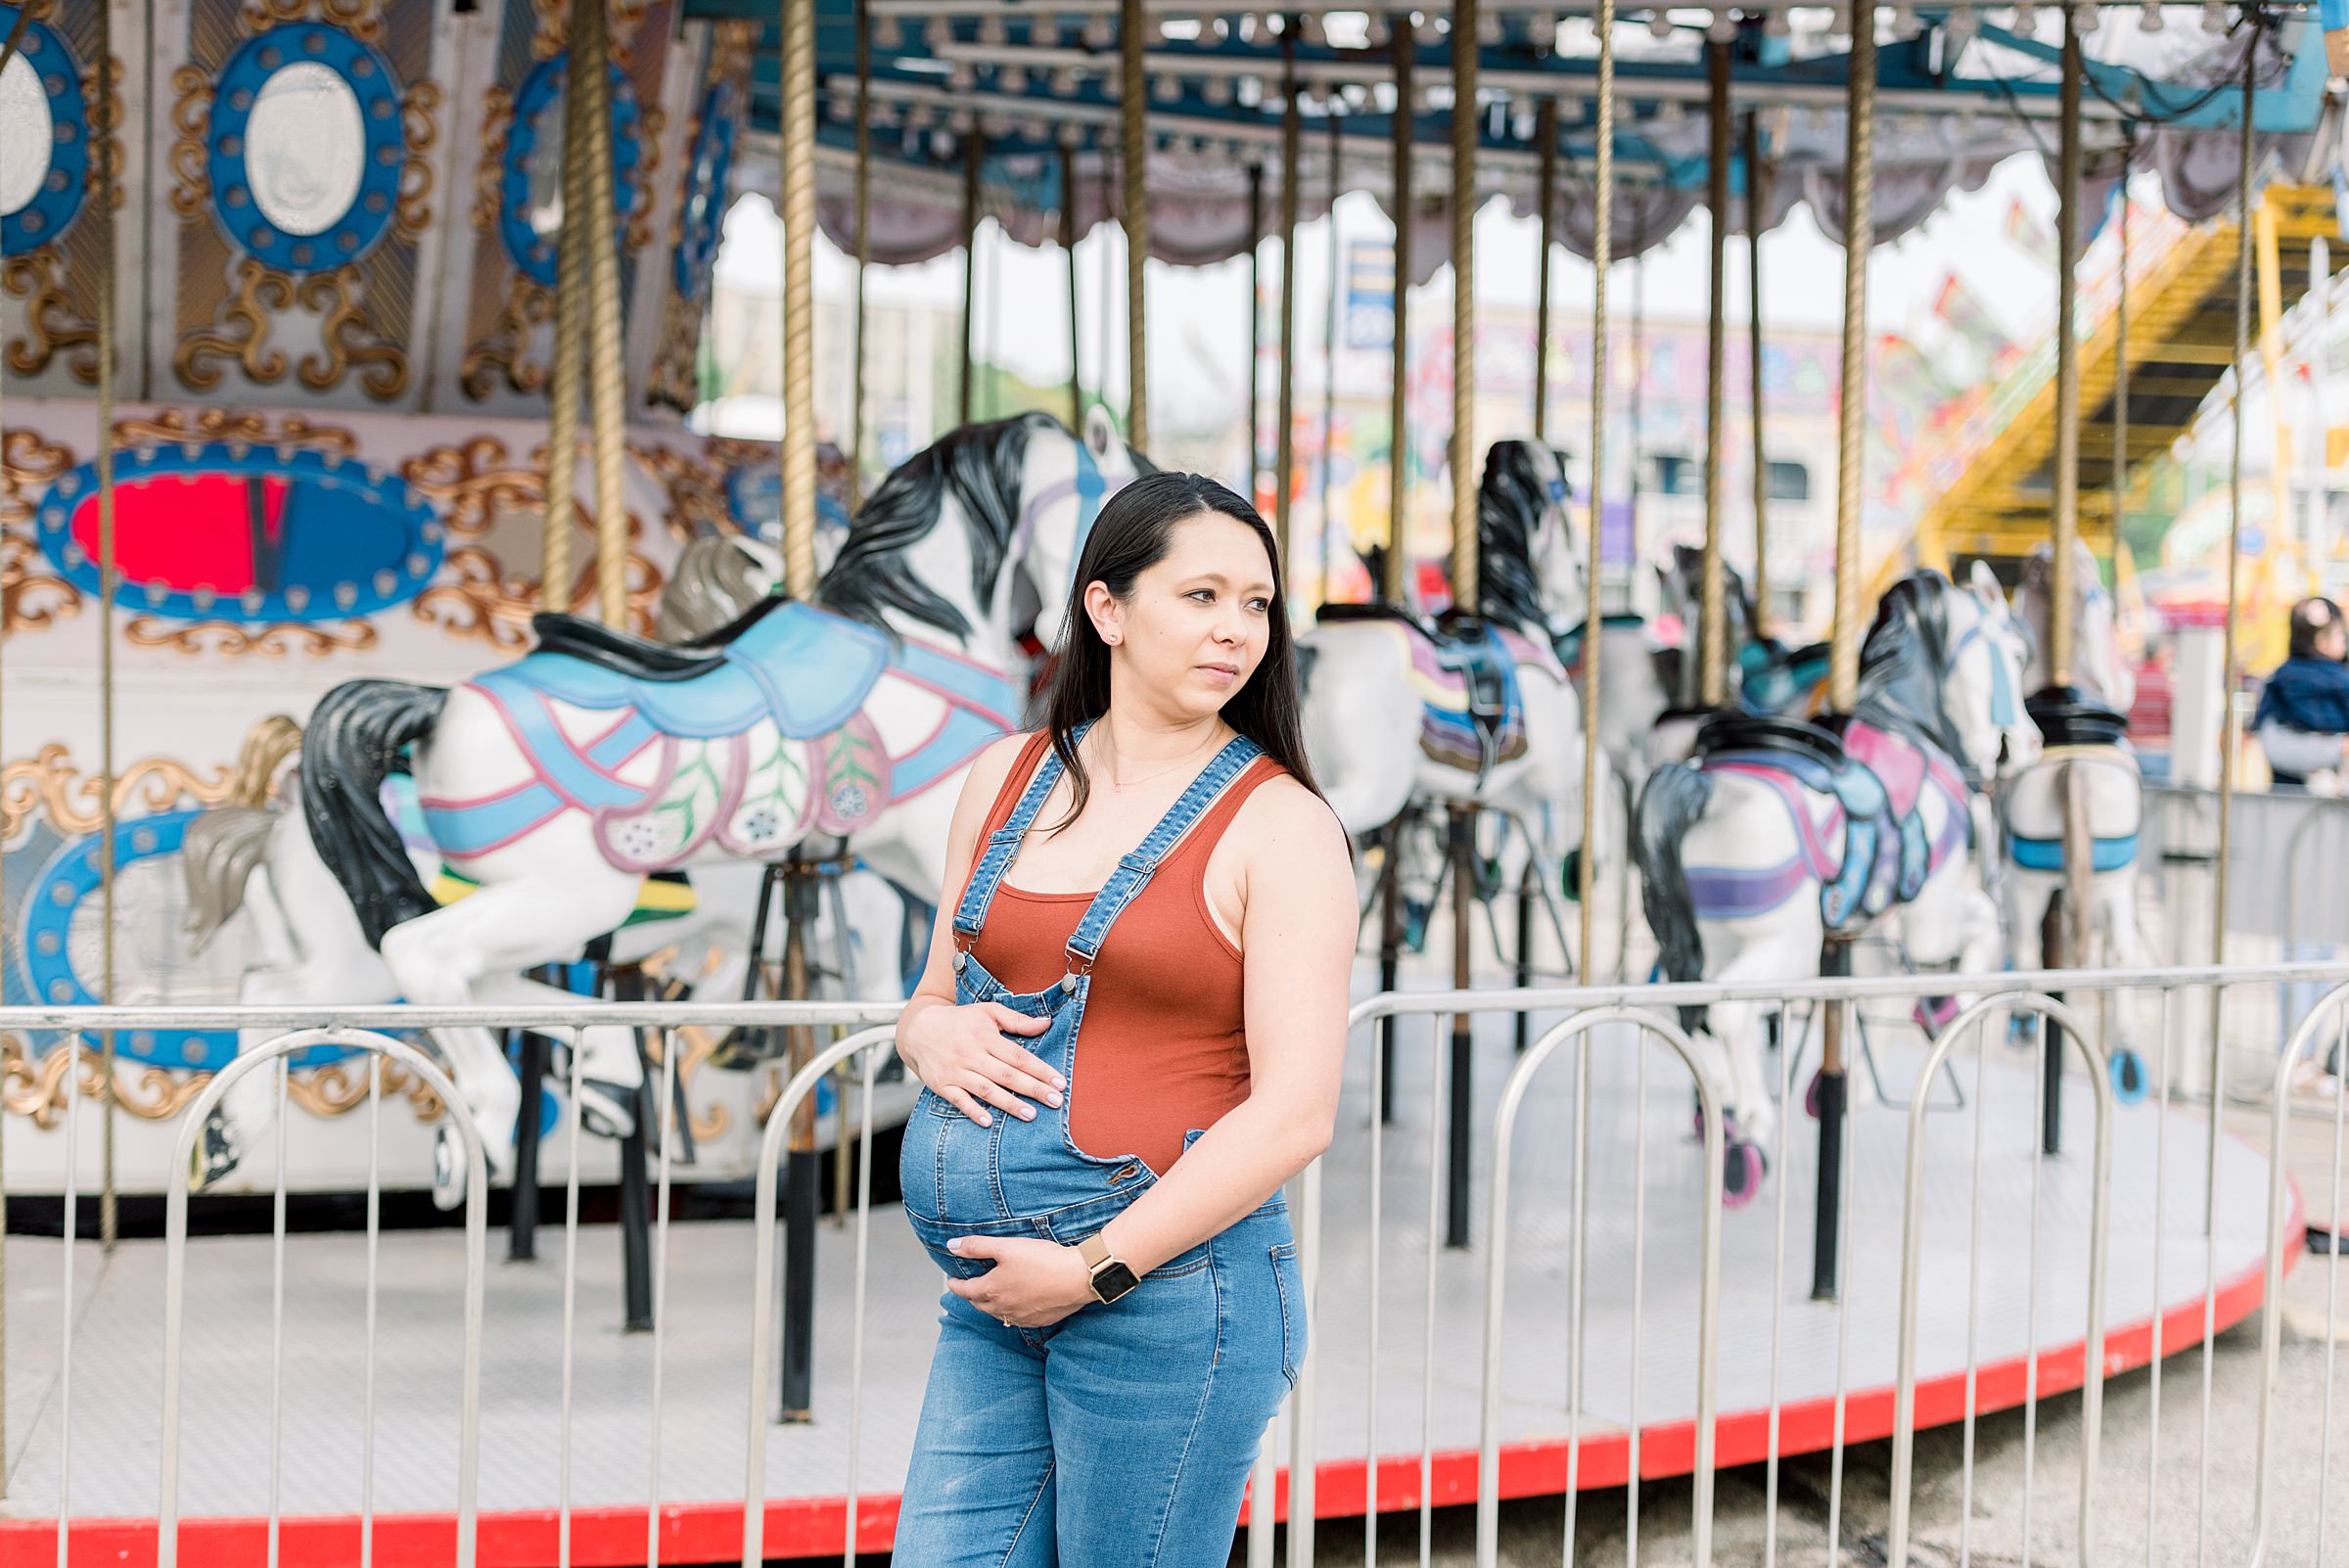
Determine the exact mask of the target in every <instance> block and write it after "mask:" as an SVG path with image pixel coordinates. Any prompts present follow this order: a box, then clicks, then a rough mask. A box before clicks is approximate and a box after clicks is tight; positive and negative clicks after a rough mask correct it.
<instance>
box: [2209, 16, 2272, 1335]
mask: <svg viewBox="0 0 2349 1568" xmlns="http://www.w3.org/2000/svg"><path fill="white" fill-rule="evenodd" d="M2246 31H2247V33H2248V36H2247V37H2246V38H2245V39H2244V40H2243V109H2242V124H2241V126H2240V127H2239V129H2238V131H2237V133H2236V138H2235V163H2234V177H2235V193H2234V221H2235V224H2236V231H2237V232H2236V236H2235V261H2234V392H2233V400H2234V408H2233V409H2232V412H2233V414H2234V431H2233V433H2232V434H2231V435H2230V437H2229V438H2228V439H2229V446H2228V455H2227V629H2226V632H2225V633H2224V637H2225V641H2224V645H2223V647H2222V649H2221V652H2220V655H2219V665H2220V675H2219V704H2220V706H2219V845H2218V856H2219V857H2218V864H2217V867H2216V871H2215V874H2214V877H2213V881H2214V883H2215V886H2214V887H2213V888H2212V890H2211V892H2212V899H2211V920H2210V961H2211V962H2212V963H2213V964H2224V963H2226V961H2227V883H2228V876H2227V857H2228V855H2229V854H2230V853H2233V850H2234V789H2235V760H2234V754H2235V751H2236V746H2237V737H2236V734H2235V714H2234V688H2235V684H2236V682H2237V681H2239V680H2240V679H2241V675H2240V673H2239V672H2238V670H2237V669H2236V661H2237V660H2238V659H2239V658H2240V657H2241V650H2240V646H2239V644H2238V643H2237V641H2236V638H2235V626H2234V623H2235V619H2236V616H2237V614H2238V612H2239V611H2240V609H2241V604H2240V597H2241V588H2240V583H2241V581H2242V564H2243V370H2244V367H2245V366H2246V365H2248V364H2249V363H2250V358H2251V129H2252V126H2251V120H2252V110H2253V109H2254V108H2255V107H2256V105H2257V101H2258V97H2259V86H2258V77H2257V72H2256V68H2257V65H2258V60H2259V39H2260V26H2259V23H2256V22H2253V23H2249V24H2248V25H2247V28H2246ZM2223 1010H2224V993H2223V992H2220V991H2219V990H2218V989H2217V988H2216V987H2213V988H2212V990H2211V992H2210V1095H2211V1103H2212V1104H2213V1105H2218V1104H2222V1103H2224V1102H2223V1100H2222V1098H2221V1096H2222V1095H2223V1094H2224V1093H2225V1090H2226V1084H2225V1081H2224V1080H2223V1079H2222V1078H2221V1077H2220V1073H2221V1071H2222V1069H2223V1068H2224V1067H2225V1065H2226V1050H2225V1043H2224V1039H2223V1037H2222V1036H2221V1034H2220V1030H2219V1026H2220V1023H2221V1019H2222V1013H2223ZM2218 1147H2219V1140H2218V1139H2217V1138H2215V1137H2214V1138H2212V1139H2210V1159H2209V1164H2208V1167H2207V1169H2206V1172H2205V1175H2206V1176H2208V1178H2209V1179H2208V1181H2207V1182H2206V1184H2205V1187H2204V1194H2203V1196H2204V1210H2203V1217H2202V1218H2203V1233H2204V1234H2205V1235H2210V1234H2215V1229H2214V1226H2215V1224H2216V1217H2217V1212H2218V1190H2219V1189H2218V1170H2219V1155H2218ZM2203 1305H2204V1314H2203V1315H2204V1328H2205V1330H2207V1329H2208V1327H2209V1312H2208V1308H2209V1302H2208V1301H2207V1299H2206V1300H2205V1302H2204V1304H2203Z"/></svg>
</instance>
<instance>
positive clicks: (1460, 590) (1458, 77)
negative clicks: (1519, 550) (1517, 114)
mask: <svg viewBox="0 0 2349 1568" xmlns="http://www.w3.org/2000/svg"><path fill="white" fill-rule="evenodd" d="M1477 6H1478V0H1457V3H1456V4H1454V5H1453V7H1452V9H1451V602H1452V605H1453V607H1454V608H1456V609H1458V610H1461V611H1463V612H1465V613H1467V614H1469V615H1475V614H1478V613H1479V612H1480V611H1481V610H1482V609H1483V607H1484V584H1483V583H1482V582H1481V581H1480V580H1479V579H1478V568H1479V566H1480V562H1479V560H1478V557H1477V545H1478V543H1479V542H1480V541H1479V539H1478V538H1477V532H1476V472H1477V471H1476V458H1477V452H1476V132H1477V122H1476V118H1477V117H1476V67H1477V58H1476V13H1477Z"/></svg>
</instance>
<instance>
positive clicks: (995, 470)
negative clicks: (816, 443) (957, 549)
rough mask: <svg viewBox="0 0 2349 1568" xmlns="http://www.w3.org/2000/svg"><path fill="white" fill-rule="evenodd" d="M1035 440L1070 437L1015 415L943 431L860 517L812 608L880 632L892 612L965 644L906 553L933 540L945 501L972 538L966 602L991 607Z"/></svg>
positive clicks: (960, 622) (963, 630)
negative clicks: (1049, 434) (1042, 435)
mask: <svg viewBox="0 0 2349 1568" xmlns="http://www.w3.org/2000/svg"><path fill="white" fill-rule="evenodd" d="M1038 431H1053V432H1056V433H1057V434H1059V435H1062V436H1068V434H1069V431H1068V427H1066V426H1064V425H1063V424H1061V422H1060V421H1059V420H1057V419H1054V418H1053V417H1052V416H1051V415H1050V414H1042V413H1029V414H1015V415H1014V416H1012V417H1011V418H1009V419H998V420H994V421H991V422H990V423H988V424H984V425H965V426H963V427H962V428H961V429H960V430H956V431H949V432H948V433H947V434H946V435H945V436H944V437H942V438H940V439H939V440H938V441H937V442H936V443H935V444H934V445H932V446H930V447H928V448H927V449H925V450H923V451H920V452H917V453H915V454H914V455H913V456H912V457H909V458H907V459H906V460H905V461H904V462H903V463H900V464H899V465H898V467H897V468H896V469H895V470H894V471H892V472H891V474H890V476H889V478H887V479H885V480H883V481H882V482H881V487H880V488H879V489H877V490H875V491H873V493H872V495H871V496H870V497H869V498H867V499H866V501H865V503H864V505H863V506H861V507H859V508H858V509H857V512H856V516H855V518H854V519H853V520H852V523H851V524H850V527H849V535H848V537H847V538H846V539H845V540H843V541H842V543H841V546H840V554H839V555H837V556H835V557H834V558H833V561H832V568H831V570H830V571H828V572H826V573H825V574H824V578H823V581H821V582H820V583H818V584H817V585H816V590H815V597H816V601H817V602H818V603H819V604H822V605H824V606H826V607H827V608H829V609H833V610H837V611H839V612H840V613H841V614H842V615H845V616H853V617H854V618H856V619H857V620H859V621H867V622H870V623H873V624H874V625H877V626H885V625H886V624H887V623H886V621H885V620H884V617H885V615H886V613H887V612H889V611H891V610H895V611H898V613H900V614H902V615H904V616H906V617H908V618H910V619H912V620H914V621H918V622H920V623H922V624H924V625H929V626H936V627H937V628H938V629H939V630H941V631H943V632H945V633H946V634H947V635H949V636H953V637H968V636H969V635H970V634H971V631H972V626H971V623H970V622H969V621H967V620H966V619H964V617H963V614H962V612H961V611H959V610H957V609H955V608H954V606H953V605H952V604H950V603H948V602H947V601H946V600H945V599H943V598H941V597H940V596H939V595H938V594H937V593H935V592H933V591H932V590H931V589H930V588H929V587H928V586H927V585H926V584H924V583H923V581H922V580H921V578H919V577H918V576H914V574H913V571H912V569H911V567H910V566H909V565H908V564H907V562H906V559H905V557H906V552H908V551H909V550H911V549H912V548H913V547H914V546H915V545H917V544H919V543H921V541H922V540H924V539H926V538H928V537H929V536H930V530H932V529H935V528H936V527H937V526H938V520H939V518H940V517H941V516H943V515H944V510H945V507H944V503H945V501H946V500H947V499H948V498H949V497H951V498H952V499H953V500H954V501H955V502H956V503H957V504H958V505H959V507H960V508H961V511H962V515H963V517H964V518H965V519H966V520H967V524H968V527H969V529H970V535H971V597H972V598H973V599H974V600H975V601H977V602H978V603H980V604H985V603H987V602H988V600H989V599H990V598H991V597H992V596H993V594H994V590H995V578H996V577H997V576H999V575H1000V574H1001V573H1002V571H1003V558H1004V557H1005V556H1006V555H1007V554H1008V553H1009V552H1010V549H1011V537H1012V532H1013V530H1015V529H1016V528H1018V526H1019V521H1020V484H1021V480H1022V477H1023V474H1024V473H1025V470H1026V467H1027V462H1028V440H1029V438H1030V437H1032V436H1034V435H1035V434H1036V432H1038ZM1072 439H1074V438H1072Z"/></svg>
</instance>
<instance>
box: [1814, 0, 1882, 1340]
mask: <svg viewBox="0 0 2349 1568" xmlns="http://www.w3.org/2000/svg"><path fill="white" fill-rule="evenodd" d="M1851 17H1852V23H1851V27H1852V53H1851V58H1850V62H1849V66H1850V80H1849V82H1848V83H1847V84H1846V92H1847V97H1846V100H1845V106H1844V118H1845V125H1844V170H1845V174H1844V179H1845V189H1844V203H1843V381H1842V392H1841V394H1840V395H1841V402H1840V403H1839V405H1838V406H1837V408H1836V442H1835V627H1834V631H1833V633H1832V636H1831V640H1830V641H1829V644H1828V654H1827V707H1828V710H1829V711H1830V712H1831V713H1834V714H1837V715H1849V714H1850V713H1851V711H1852V704H1853V703H1854V702H1855V701H1856V700H1857V698H1858V696H1859V687H1860V478H1861V475H1860V461H1861V456H1862V452H1863V446H1862V442H1863V441H1864V440H1865V434H1866V426H1865V414H1866V411H1867V251H1868V246H1869V245H1870V243H1872V241H1873V239H1874V236H1875V176H1876V169H1875V113H1876V8H1875V6H1874V4H1873V3H1872V0H1871V3H1870V4H1867V5H1859V6H1854V7H1852V10H1851ZM1851 969H1852V947H1851V944H1850V943H1849V942H1847V941H1844V940H1842V939H1839V938H1837V937H1834V936H1830V937H1828V939H1827V941H1826V944H1825V945H1824V947H1823V948H1822V949H1821V950H1820V952H1819V974H1820V975H1821V976H1825V977H1836V976H1843V975H1848V974H1850V973H1851ZM1850 1022H1851V1004H1850V1003H1849V1002H1830V1003H1828V1004H1827V1006H1826V1009H1825V1022H1824V1024H1823V1026H1822V1028H1821V1031H1820V1033H1821V1035H1822V1037H1823V1041H1822V1054H1821V1060H1820V1063H1819V1193H1818V1205H1817V1209H1816V1211H1815V1216H1814V1218H1815V1222H1816V1223H1815V1228H1814V1229H1813V1231H1812V1241H1811V1299H1812V1300H1814V1301H1831V1300H1833V1299H1834V1297H1835V1294H1836V1289H1837V1279H1838V1277H1839V1274H1838V1268H1837V1260H1836V1246H1837V1240H1838V1235H1837V1223H1838V1220H1839V1217H1840V1215H1841V1213H1842V1208H1843V1117H1844V1105H1845V1091H1846V1088H1847V1086H1848V1084H1847V1081H1846V1079H1845V1075H1844V1066H1843V1041H1844V1033H1845V1029H1846V1026H1847V1025H1848V1024H1849V1023H1850Z"/></svg>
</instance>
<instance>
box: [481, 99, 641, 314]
mask: <svg viewBox="0 0 2349 1568" xmlns="http://www.w3.org/2000/svg"><path fill="white" fill-rule="evenodd" d="M570 73H571V57H570V56H569V55H557V56H555V57H554V58H553V59H551V60H541V61H540V62H538V64H537V65H536V66H534V67H532V68H531V69H530V74H529V75H528V76H525V77H523V79H522V87H521V90H520V91H518V92H516V93H515V95H514V127H513V129H512V130H511V131H509V132H508V133H507V136H506V159H505V162H504V164H503V165H502V166H501V168H500V170H499V176H498V196H499V198H500V202H499V206H500V210H499V212H498V217H497V233H498V238H499V239H500V240H501V241H503V242H504V244H505V248H506V256H507V258H508V259H509V260H511V261H512V262H513V263H514V265H515V267H516V268H517V269H518V270H519V271H521V272H522V273H523V274H524V275H526V276H528V277H530V278H532V279H534V280H536V281H537V282H538V283H539V284H541V285H542V286H544V287H546V288H549V289H551V288H553V287H554V286H555V250H556V245H555V236H554V235H553V234H551V233H549V234H541V233H540V232H539V231H538V229H537V227H536V226H535V225H534V224H533V223H532V222H531V219H532V217H533V216H534V215H535V214H536V213H538V212H539V211H540V210H541V209H542V208H553V207H554V206H555V205H556V201H555V198H556V197H557V196H558V195H559V192H558V191H557V190H556V189H555V188H556V187H558V186H560V185H561V183H562V176H561V170H562V167H563V154H562V148H563V122H562V116H561V115H553V114H549V113H548V111H549V110H550V109H552V108H553V107H554V105H555V95H556V94H557V93H560V92H563V91H565V90H566V89H565V85H564V84H565V82H566V81H567V80H568V79H569V77H570ZM610 96H611V105H612V191H613V202H614V213H615V219H616V221H615V223H614V227H615V228H616V229H622V230H624V229H625V228H626V227H627V222H628V219H629V218H630V217H632V216H633V215H634V214H635V211H636V200H637V197H638V194H639V193H638V191H637V189H636V165H637V164H638V163H639V162H641V161H643V159H644V146H643V141H642V136H643V130H644V122H643V115H640V114H639V113H638V112H637V109H636V89H635V86H634V85H633V84H632V83H631V82H630V81H629V80H628V78H627V76H626V74H625V73H624V72H622V70H621V69H620V68H619V67H618V66H614V67H613V68H612V91H611V95H610ZM541 138H544V145H543V146H541V145H540V143H541ZM533 176H534V178H533ZM533 185H537V186H538V187H539V189H538V190H536V191H533V190H532V186H533ZM624 243H625V241H624V239H623V240H622V244H624Z"/></svg>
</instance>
